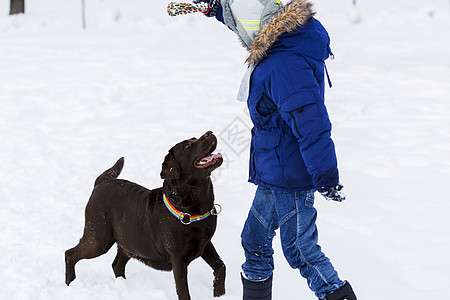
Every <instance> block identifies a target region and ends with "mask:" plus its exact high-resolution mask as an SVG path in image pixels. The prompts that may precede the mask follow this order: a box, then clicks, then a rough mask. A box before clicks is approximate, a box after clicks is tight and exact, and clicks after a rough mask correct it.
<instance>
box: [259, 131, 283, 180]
mask: <svg viewBox="0 0 450 300" xmlns="http://www.w3.org/2000/svg"><path fill="white" fill-rule="evenodd" d="M253 141H254V142H253V145H254V163H255V171H256V174H257V176H258V177H259V178H258V179H260V180H261V181H263V182H265V183H268V184H271V185H279V184H281V183H282V182H283V178H284V177H283V169H282V167H281V149H280V141H281V133H280V132H278V131H275V132H271V131H256V133H255V136H254V138H253Z"/></svg>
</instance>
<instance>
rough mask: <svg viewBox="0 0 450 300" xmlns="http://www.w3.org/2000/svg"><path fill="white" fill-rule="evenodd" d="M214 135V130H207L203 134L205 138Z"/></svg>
mask: <svg viewBox="0 0 450 300" xmlns="http://www.w3.org/2000/svg"><path fill="white" fill-rule="evenodd" d="M212 135H213V133H212V131H207V132H206V133H205V134H204V135H203V137H204V138H209V137H211V136H212Z"/></svg>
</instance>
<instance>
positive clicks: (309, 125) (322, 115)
mask: <svg viewBox="0 0 450 300" xmlns="http://www.w3.org/2000/svg"><path fill="white" fill-rule="evenodd" d="M280 109H281V112H282V116H283V119H284V120H285V121H286V122H287V123H288V125H289V127H291V130H292V132H293V133H294V134H295V135H296V136H297V138H302V137H303V136H305V135H307V134H309V133H311V132H314V131H323V130H330V129H331V124H330V122H329V119H328V114H327V111H326V108H325V105H324V104H323V102H322V101H320V95H318V93H317V92H315V91H310V92H303V93H297V94H295V95H293V96H291V97H290V98H288V99H286V101H284V102H283V103H282V104H281V105H280Z"/></svg>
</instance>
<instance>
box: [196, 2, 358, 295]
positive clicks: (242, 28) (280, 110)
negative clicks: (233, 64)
mask: <svg viewBox="0 0 450 300" xmlns="http://www.w3.org/2000/svg"><path fill="white" fill-rule="evenodd" d="M202 2H206V3H208V4H209V6H210V10H209V12H208V13H207V16H210V17H213V16H214V17H216V18H217V19H218V20H219V21H221V22H222V23H224V24H225V25H227V26H228V27H229V28H230V29H231V30H233V31H234V32H235V33H236V34H237V35H238V37H239V39H240V41H241V42H242V44H243V46H244V47H246V48H247V49H248V51H249V56H248V58H247V62H248V64H249V68H248V71H247V73H246V76H244V79H243V82H242V84H241V88H240V91H239V96H238V97H239V98H241V100H244V101H247V105H248V109H249V112H250V117H251V119H252V121H253V124H254V127H253V129H252V142H251V148H250V174H249V181H250V182H252V183H254V184H256V185H258V188H257V191H256V195H255V198H254V200H253V204H252V207H251V209H250V212H249V214H248V218H247V220H246V222H245V225H244V229H243V231H242V235H241V238H242V246H243V248H244V251H245V257H246V261H245V262H244V264H243V265H242V271H243V272H242V283H243V299H244V300H250V299H264V300H269V299H272V273H273V269H274V263H273V257H272V256H273V249H272V239H273V237H274V236H275V230H276V229H280V237H281V243H282V247H283V253H284V256H285V257H286V259H287V261H288V262H289V264H290V266H291V267H292V268H295V269H299V270H300V273H301V275H302V276H303V277H305V278H306V280H307V281H308V286H309V287H310V288H311V290H312V291H314V292H315V295H316V296H317V297H318V298H319V299H327V300H344V299H348V300H356V295H355V294H354V292H353V290H352V287H351V286H350V284H349V283H348V282H347V281H342V280H341V279H339V277H338V274H337V272H336V271H335V269H334V267H333V265H332V264H331V262H330V260H329V259H328V258H327V257H326V256H325V255H324V254H323V253H322V251H321V247H320V246H319V245H318V244H317V241H318V234H317V228H316V217H317V212H316V210H315V208H314V207H313V204H314V192H315V191H316V190H318V191H319V193H320V194H322V195H323V196H324V197H325V198H326V199H327V200H334V201H338V202H341V201H343V200H345V197H344V196H343V195H342V194H341V189H342V188H343V186H342V185H341V184H339V176H338V169H337V160H336V154H335V149H334V144H333V141H332V140H331V123H330V121H329V118H328V113H327V110H326V107H325V103H324V86H325V80H324V69H325V68H324V67H325V64H324V61H325V60H326V59H327V58H328V57H329V56H332V53H331V50H330V46H329V43H330V39H329V37H328V33H327V32H326V30H325V29H324V28H323V26H322V25H321V24H320V22H319V21H318V20H316V19H315V18H314V12H313V11H312V4H311V3H309V2H308V1H306V0H292V1H291V2H290V3H289V4H287V5H286V6H285V7H283V4H282V3H281V2H280V0H221V1H220V0H202ZM325 71H326V69H325Z"/></svg>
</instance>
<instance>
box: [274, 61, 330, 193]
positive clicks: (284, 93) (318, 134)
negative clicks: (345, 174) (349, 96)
mask: <svg viewBox="0 0 450 300" xmlns="http://www.w3.org/2000/svg"><path fill="white" fill-rule="evenodd" d="M267 90H268V93H269V96H270V97H271V98H272V100H273V101H274V102H275V104H276V105H277V107H278V109H279V110H280V113H281V116H282V118H283V119H284V121H285V122H286V123H287V124H288V125H289V127H290V128H291V130H292V132H293V134H294V135H295V136H296V138H297V140H298V142H299V147H300V153H301V155H302V157H303V160H304V162H305V165H306V167H307V171H308V173H309V174H311V176H312V179H313V182H314V185H315V186H316V188H317V189H318V190H321V189H327V188H331V187H333V186H336V185H337V184H338V183H339V175H338V169H337V159H336V153H335V148H334V143H333V141H332V139H331V123H330V120H329V118H328V113H327V110H326V107H325V103H324V99H323V97H322V96H321V95H323V93H321V91H320V86H319V84H318V82H317V80H316V78H315V77H314V74H313V71H312V69H311V68H310V67H309V65H308V64H307V62H306V61H305V60H304V59H303V58H300V59H298V58H297V59H295V60H290V61H285V62H282V63H280V64H278V65H277V67H276V68H275V69H274V70H273V71H272V72H271V74H270V76H269V80H268V82H267Z"/></svg>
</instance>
